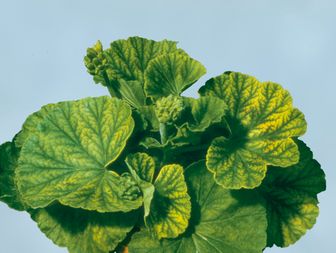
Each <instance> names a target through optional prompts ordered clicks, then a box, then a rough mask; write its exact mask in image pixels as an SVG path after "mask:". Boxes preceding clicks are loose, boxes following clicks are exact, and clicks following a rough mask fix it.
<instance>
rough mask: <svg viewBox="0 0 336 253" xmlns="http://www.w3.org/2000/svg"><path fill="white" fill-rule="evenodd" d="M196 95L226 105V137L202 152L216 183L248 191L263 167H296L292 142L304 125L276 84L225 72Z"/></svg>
mask: <svg viewBox="0 0 336 253" xmlns="http://www.w3.org/2000/svg"><path fill="white" fill-rule="evenodd" d="M199 92H200V94H201V95H202V96H214V97H218V98H221V99H223V100H224V102H225V103H226V105H227V112H226V116H225V119H226V121H227V123H228V125H229V127H230V129H231V135H230V136H224V137H219V138H216V139H215V140H214V141H213V143H212V145H211V147H210V148H209V150H208V153H207V167H208V169H209V170H210V171H211V172H213V173H214V175H215V180H216V182H217V183H218V184H221V185H222V186H224V187H225V188H230V189H239V188H254V187H256V186H258V185H260V183H261V181H262V179H263V178H264V177H265V174H266V168H267V167H266V165H274V166H280V167H287V166H290V165H293V164H295V163H297V162H298V160H299V151H298V148H297V145H296V144H295V142H294V141H293V139H292V137H297V136H301V135H303V134H304V133H305V131H306V121H305V118H304V115H303V114H302V113H301V112H300V111H299V110H298V109H296V108H294V107H293V105H292V98H291V96H290V94H289V92H288V91H286V90H285V89H283V88H282V87H281V86H280V85H279V84H276V83H272V82H259V81H258V80H257V79H255V78H254V77H251V76H248V75H244V74H241V73H235V72H226V73H224V74H222V75H220V76H218V77H215V78H212V79H210V80H209V81H207V83H206V85H205V86H204V87H202V88H201V89H200V91H199Z"/></svg>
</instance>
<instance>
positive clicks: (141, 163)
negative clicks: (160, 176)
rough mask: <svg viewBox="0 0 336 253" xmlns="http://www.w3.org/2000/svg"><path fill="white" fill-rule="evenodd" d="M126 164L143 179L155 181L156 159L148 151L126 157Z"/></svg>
mask: <svg viewBox="0 0 336 253" xmlns="http://www.w3.org/2000/svg"><path fill="white" fill-rule="evenodd" d="M126 164H127V166H128V167H129V168H130V169H132V170H134V171H135V172H136V174H137V175H138V176H139V178H140V179H141V180H144V181H146V182H150V183H151V182H153V177H154V172H155V161H154V159H153V158H152V157H151V156H149V155H147V154H146V153H135V154H130V155H128V156H127V157H126Z"/></svg>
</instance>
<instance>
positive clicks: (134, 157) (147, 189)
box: [126, 153, 155, 218]
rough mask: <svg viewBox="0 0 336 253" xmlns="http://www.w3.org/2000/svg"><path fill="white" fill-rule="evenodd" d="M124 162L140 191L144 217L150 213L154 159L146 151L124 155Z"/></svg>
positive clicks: (153, 190)
mask: <svg viewBox="0 0 336 253" xmlns="http://www.w3.org/2000/svg"><path fill="white" fill-rule="evenodd" d="M126 164H127V166H128V168H129V170H130V171H131V174H132V175H133V176H134V177H135V179H136V181H137V182H138V184H139V186H140V189H141V191H142V195H143V202H144V211H145V214H144V217H145V218H146V217H147V216H148V215H149V213H150V206H151V203H152V199H153V197H154V192H155V187H154V185H153V184H152V181H153V177H154V172H155V161H154V159H153V158H152V157H150V156H149V155H147V154H146V153H135V154H130V155H128V156H127V157H126Z"/></svg>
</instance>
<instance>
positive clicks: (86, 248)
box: [31, 204, 138, 253]
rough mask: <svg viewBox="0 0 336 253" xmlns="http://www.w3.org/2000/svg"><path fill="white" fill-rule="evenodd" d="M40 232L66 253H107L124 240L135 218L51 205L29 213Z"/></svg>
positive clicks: (135, 216)
mask: <svg viewBox="0 0 336 253" xmlns="http://www.w3.org/2000/svg"><path fill="white" fill-rule="evenodd" d="M31 216H32V219H33V220H35V221H36V222H37V224H38V226H39V228H40V230H41V231H42V232H43V233H44V234H45V235H46V236H47V237H48V238H49V239H51V240H52V241H53V242H54V243H55V244H56V245H58V246H60V247H67V248H68V250H69V252H70V253H83V252H84V253H108V252H110V251H113V250H114V249H115V248H116V247H117V245H118V244H119V243H120V242H121V241H123V240H124V239H125V238H126V235H127V233H129V232H130V231H131V230H132V228H133V227H134V224H135V223H136V221H137V218H138V214H137V213H135V212H130V213H126V214H125V213H98V212H94V211H85V210H82V209H74V208H71V207H66V206H62V205H60V204H53V205H51V206H48V207H47V208H43V209H37V210H33V211H31Z"/></svg>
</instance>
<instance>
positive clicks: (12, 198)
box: [0, 142, 25, 211]
mask: <svg viewBox="0 0 336 253" xmlns="http://www.w3.org/2000/svg"><path fill="white" fill-rule="evenodd" d="M18 157H19V150H18V149H17V148H16V147H15V145H14V143H12V142H6V143H4V144H2V145H0V201H3V202H4V203H6V204H7V205H8V206H9V207H10V208H13V209H15V210H18V211H23V210H25V207H24V204H23V202H22V199H21V196H20V193H19V191H18V189H17V185H16V180H15V169H16V167H17V160H18Z"/></svg>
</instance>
